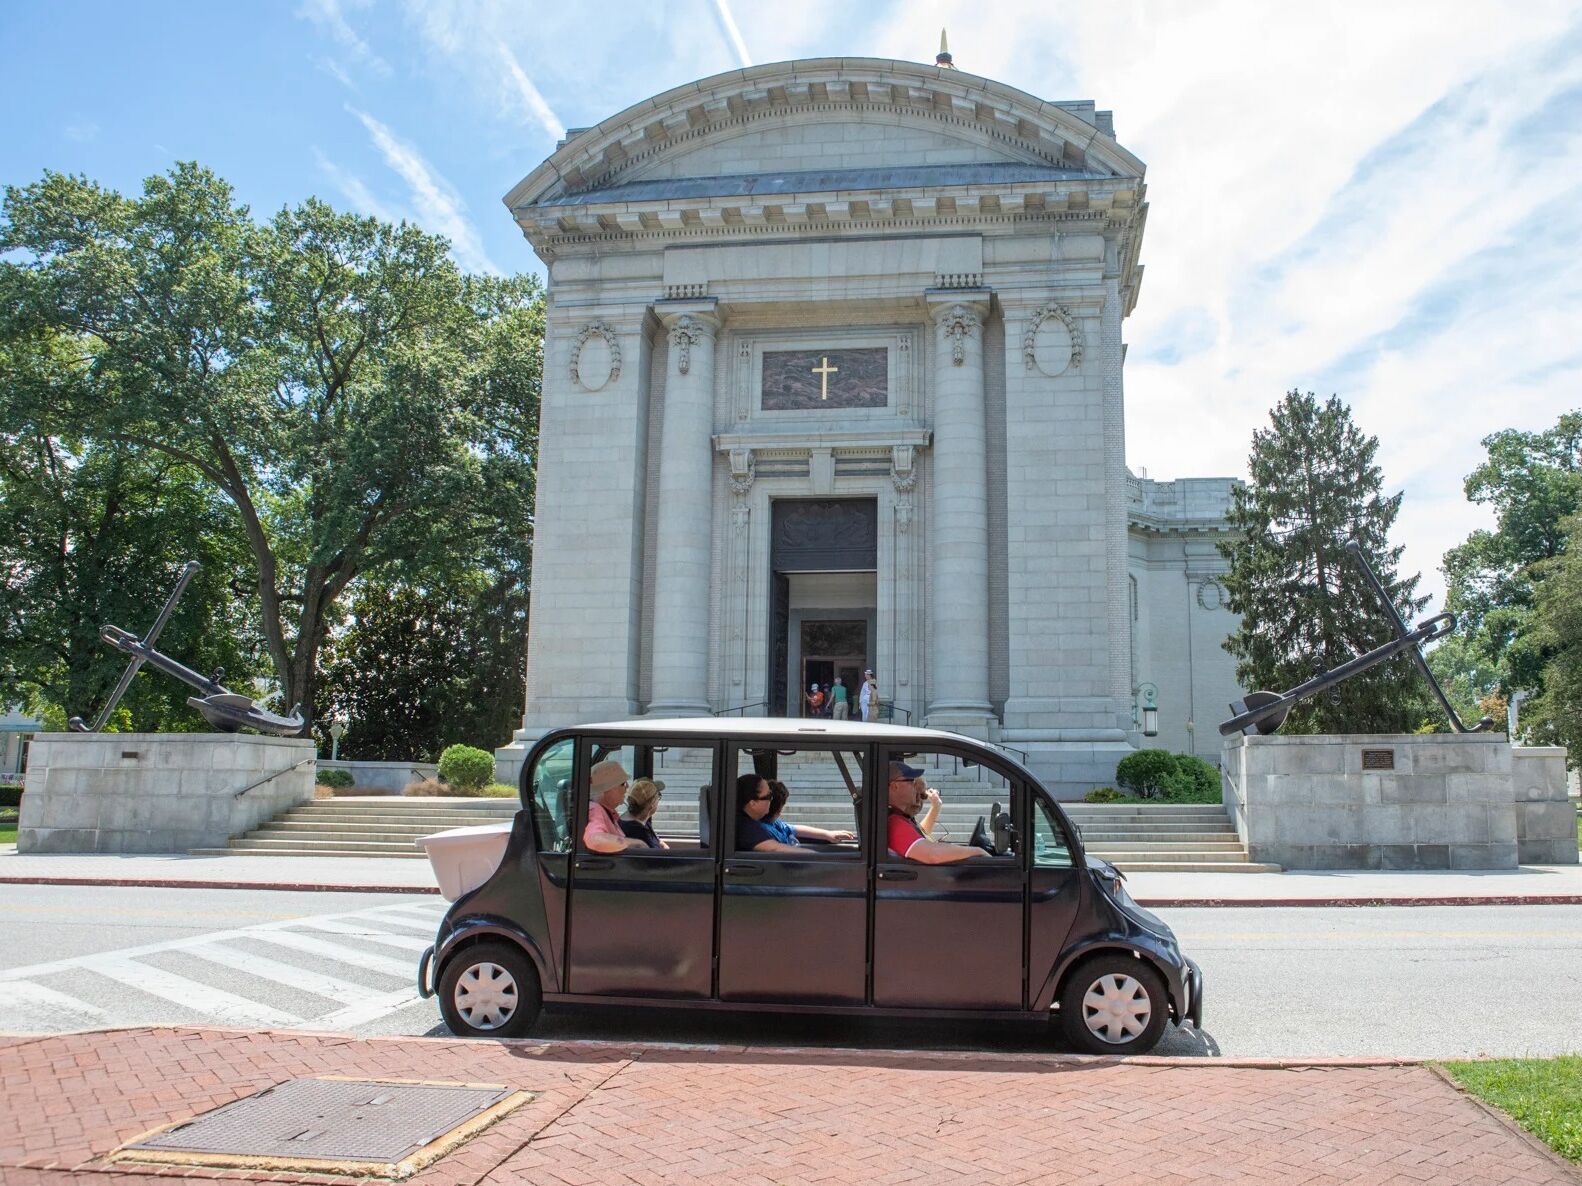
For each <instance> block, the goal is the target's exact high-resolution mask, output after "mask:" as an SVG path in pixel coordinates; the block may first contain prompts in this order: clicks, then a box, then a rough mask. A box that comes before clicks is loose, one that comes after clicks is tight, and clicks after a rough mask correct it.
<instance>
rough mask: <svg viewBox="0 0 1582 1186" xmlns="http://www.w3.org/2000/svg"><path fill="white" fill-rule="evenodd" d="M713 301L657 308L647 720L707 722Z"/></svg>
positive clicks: (712, 425) (673, 303) (712, 407)
mask: <svg viewBox="0 0 1582 1186" xmlns="http://www.w3.org/2000/svg"><path fill="white" fill-rule="evenodd" d="M713 304H714V303H713V302H712V301H686V302H684V303H683V302H665V304H664V305H662V306H659V307H656V312H658V313H659V316H660V319H661V320H662V321H663V322H664V326H665V330H666V332H667V333H668V334H669V335H670V357H669V359H668V360H667V362H666V365H667V366H668V367H669V368H670V374H669V376H668V377H667V378H666V381H665V409H664V421H663V424H662V426H661V428H660V449H659V458H658V461H659V510H658V521H659V528H658V536H657V540H656V544H655V546H656V547H657V549H658V553H659V554H658V557H657V564H656V565H655V573H656V576H655V578H654V590H653V594H654V637H653V656H654V657H653V675H652V685H651V686H652V693H651V698H650V700H649V704H648V713H649V715H650V716H706V715H707V714H708V711H709V704H708V691H709V690H708V674H709V662H708V656H709V570H710V545H711V539H712V535H713V532H712V530H711V526H712V515H711V498H710V490H711V479H712V476H713V468H714V450H713V431H714V338H715V332H716V330H718V329H719V319H718V318H717V317H716V316H715V315H714V313H713Z"/></svg>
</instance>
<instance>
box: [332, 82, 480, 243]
mask: <svg viewBox="0 0 1582 1186" xmlns="http://www.w3.org/2000/svg"><path fill="white" fill-rule="evenodd" d="M347 110H348V111H350V112H351V113H352V114H353V115H355V116H356V117H357V118H358V119H359V120H360V121H362V125H363V127H365V128H367V129H368V135H369V136H370V137H372V138H373V142H374V147H376V148H377V149H378V150H379V152H380V155H382V156H383V157H384V159H385V164H387V165H389V166H390V168H391V169H393V170H395V172H396V173H397V174H399V175H400V177H401V179H402V180H403V181H405V182H406V183H407V187H408V189H409V190H410V191H411V201H412V208H413V210H414V211H415V213H416V221H417V223H418V224H419V225H421V226H422V227H424V228H425V229H426V230H429V231H432V232H434V233H435V234H440V235H444V236H445V237H446V238H447V239H449V240H450V244H451V250H452V251H453V252H454V253H455V256H456V259H457V262H459V263H460V264H461V265H462V267H464V268H466V269H468V270H469V271H473V272H494V273H499V271H500V269H499V268H498V267H496V266H495V264H494V261H493V260H491V259H490V258H489V256H488V253H487V252H485V251H484V248H483V241H482V240H481V239H480V238H479V237H478V231H477V228H475V227H474V226H473V225H472V222H471V220H470V219H469V218H468V217H467V213H466V210H467V204H466V203H465V202H463V201H462V200H461V198H460V196H459V195H458V194H457V193H456V191H455V189H453V188H452V187H451V184H450V183H449V182H448V181H446V180H445V179H444V178H443V177H441V176H440V175H439V174H438V173H436V172H435V171H434V169H433V167H432V166H431V165H429V163H428V161H426V160H424V159H423V155H422V154H421V153H420V152H418V151H417V149H415V148H413V147H412V146H411V145H410V144H407V143H406V142H405V141H403V140H401V139H400V138H398V137H397V136H396V134H395V133H394V132H392V131H391V130H390V129H389V128H387V127H385V125H384V124H382V123H380V122H379V121H378V120H377V119H375V118H374V117H373V116H371V115H369V114H368V113H367V112H365V111H359V110H357V108H355V107H348V108H347Z"/></svg>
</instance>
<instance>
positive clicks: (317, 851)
mask: <svg viewBox="0 0 1582 1186" xmlns="http://www.w3.org/2000/svg"><path fill="white" fill-rule="evenodd" d="M233 843H234V842H233ZM191 852H192V855H193V856H195V857H400V858H401V859H402V860H407V859H408V858H412V859H416V860H422V859H423V855H424V854H423V853H422V852H420V851H419V852H364V851H361V850H358V849H334V848H313V849H307V848H269V849H257V848H194V849H192V850H191Z"/></svg>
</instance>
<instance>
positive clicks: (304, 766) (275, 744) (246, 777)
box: [17, 733, 315, 853]
mask: <svg viewBox="0 0 1582 1186" xmlns="http://www.w3.org/2000/svg"><path fill="white" fill-rule="evenodd" d="M314 755H315V749H314V745H313V742H311V741H309V740H306V739H303V738H295V737H262V736H255V735H252V734H244V733H40V734H38V735H37V736H35V737H34V738H33V743H32V745H31V747H30V748H29V751H28V768H27V775H26V781H25V786H24V793H23V795H22V813H21V819H20V821H19V826H18V831H17V848H18V851H20V852H104V853H110V852H122V853H152V852H159V853H169V852H186V851H188V850H189V849H193V848H214V847H220V846H223V845H224V844H225V843H226V841H228V840H229V839H230V838H231V837H232V836H238V835H241V834H242V833H243V832H249V831H251V830H253V829H254V828H256V827H258V826H259V825H260V824H262V823H263V822H264V821H265V820H267V819H270V818H272V817H274V816H276V815H278V814H279V813H280V812H282V811H285V810H286V809H287V808H290V807H295V806H297V805H298V804H301V803H306V802H308V801H309V800H310V799H312V798H313V774H314ZM271 776H273V777H271ZM255 784H256V785H255Z"/></svg>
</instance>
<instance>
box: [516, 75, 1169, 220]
mask: <svg viewBox="0 0 1582 1186" xmlns="http://www.w3.org/2000/svg"><path fill="white" fill-rule="evenodd" d="M846 112H850V113H853V114H857V115H859V116H860V115H863V114H868V115H873V114H882V115H884V116H886V117H896V116H899V117H900V118H902V119H904V120H912V121H917V122H922V123H933V124H946V125H950V126H952V127H955V128H957V129H959V130H962V131H966V132H967V133H968V134H969V138H977V139H980V140H982V141H984V142H986V143H992V144H995V145H997V146H998V147H1000V148H1001V149H1002V150H1004V151H1006V152H1007V153H1008V154H1009V155H1010V156H1011V157H1013V158H1015V157H1018V156H1019V157H1021V158H1022V159H1026V160H1031V161H1038V162H1043V163H1047V164H1051V165H1057V166H1062V167H1076V168H1084V169H1089V170H1091V171H1094V172H1099V173H1107V174H1112V175H1115V176H1117V177H1131V178H1134V179H1136V178H1141V176H1142V174H1143V169H1144V166H1143V164H1142V162H1141V161H1139V160H1138V159H1137V158H1136V157H1135V156H1133V155H1132V154H1131V153H1129V152H1127V151H1126V149H1124V148H1122V147H1121V146H1120V144H1119V143H1117V142H1116V140H1115V138H1114V137H1113V136H1112V135H1110V134H1109V133H1108V125H1107V124H1105V125H1104V126H1103V127H1102V128H1101V126H1100V123H1101V121H1100V119H1099V117H1098V114H1097V113H1095V112H1094V111H1093V108H1092V105H1091V104H1087V103H1050V102H1046V101H1044V100H1041V99H1038V98H1036V97H1034V96H1032V95H1029V94H1027V93H1026V92H1024V91H1019V90H1017V89H1015V88H1014V87H1009V86H1006V85H1005V84H1004V83H999V82H995V81H993V80H992V79H987V78H983V77H980V76H978V75H972V74H965V73H962V72H959V71H945V70H941V69H939V68H937V67H930V66H925V65H922V64H920V63H916V62H896V61H888V60H884V59H872V58H837V59H814V60H801V61H793V62H779V63H773V64H770V65H765V66H757V67H753V68H750V69H748V70H742V71H729V72H727V73H725V74H718V75H715V76H713V77H712V78H706V79H702V80H700V81H698V82H695V83H690V84H687V85H686V86H682V87H677V88H676V89H674V90H672V91H667V92H665V93H664V94H662V95H657V96H655V97H654V98H652V99H647V100H644V101H643V102H641V103H638V104H636V105H634V106H632V107H629V108H627V109H626V110H625V111H623V112H621V113H619V114H618V115H616V116H613V117H612V118H610V119H608V120H605V121H603V122H602V123H600V124H599V125H597V126H596V127H593V128H587V129H584V130H582V131H580V132H577V133H576V134H574V135H573V136H571V137H570V138H569V139H568V140H567V141H566V142H565V143H564V144H562V145H561V146H559V147H558V148H557V149H556V151H555V153H554V155H552V156H551V157H550V158H549V159H548V160H546V161H545V162H544V163H543V164H542V165H540V166H539V167H538V168H537V169H535V170H534V171H533V172H532V173H531V174H529V175H528V176H527V177H526V178H524V179H523V181H522V182H521V183H520V184H518V185H517V186H515V187H514V188H513V189H512V190H511V192H510V193H509V194H507V195H506V198H505V202H506V205H507V206H508V207H510V208H512V209H513V210H516V209H517V208H519V207H521V206H526V205H530V204H532V203H533V202H536V201H540V200H542V199H544V198H546V197H557V196H560V195H563V194H569V193H576V192H579V191H582V190H588V189H594V188H599V187H602V186H607V185H610V184H612V183H613V182H615V181H616V180H617V179H618V178H620V177H621V176H623V175H626V174H630V173H633V172H636V171H639V170H640V169H641V167H642V166H643V165H644V164H646V163H648V162H650V161H652V160H654V159H656V158H657V157H659V156H661V155H663V154H665V153H666V152H671V151H674V150H675V149H676V148H677V147H678V146H680V145H691V144H693V143H697V142H702V141H704V140H706V139H708V138H709V137H711V136H714V135H718V134H721V133H725V134H731V133H739V132H740V131H741V130H742V129H743V128H746V127H750V126H751V125H753V124H754V123H757V122H759V121H766V120H767V121H772V120H784V119H786V118H788V117H797V116H802V115H806V116H809V117H812V118H817V117H820V116H823V117H826V118H827V117H828V116H830V115H834V114H843V113H846Z"/></svg>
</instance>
